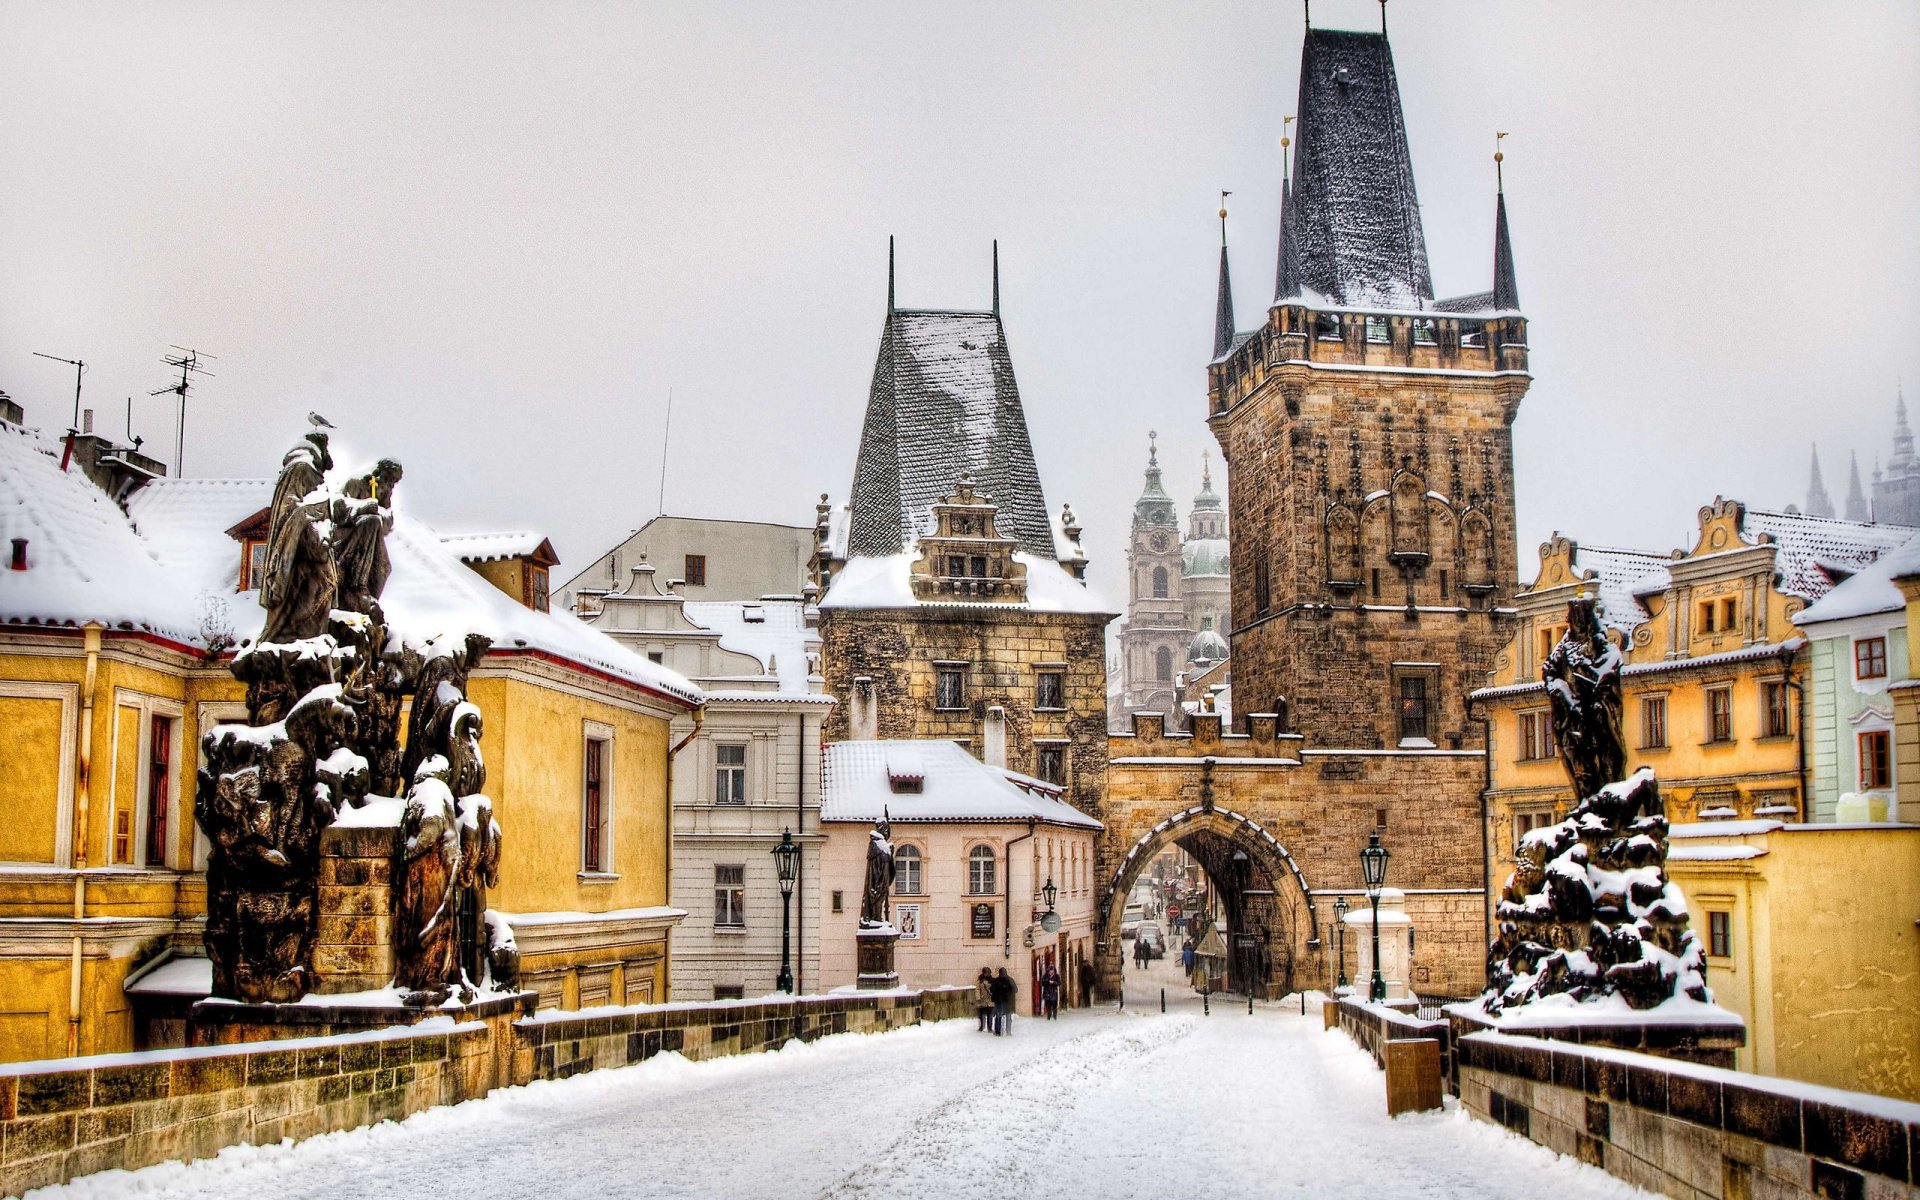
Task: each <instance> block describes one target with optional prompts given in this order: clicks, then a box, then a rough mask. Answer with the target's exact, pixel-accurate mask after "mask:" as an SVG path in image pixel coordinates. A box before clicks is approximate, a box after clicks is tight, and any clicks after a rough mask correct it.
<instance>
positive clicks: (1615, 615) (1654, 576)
mask: <svg viewBox="0 0 1920 1200" xmlns="http://www.w3.org/2000/svg"><path fill="white" fill-rule="evenodd" d="M1667 561H1668V560H1667V556H1666V555H1664V554H1655V553H1653V552H1652V551H1649V550H1628V549H1624V548H1621V547H1616V546H1589V545H1587V544H1586V543H1584V542H1582V543H1581V544H1580V549H1579V551H1578V552H1577V553H1576V554H1575V556H1574V566H1576V567H1578V568H1581V569H1582V570H1585V571H1590V572H1592V574H1593V583H1594V585H1595V589H1596V591H1598V593H1599V595H1598V596H1597V597H1596V598H1597V599H1598V600H1599V601H1600V615H1601V621H1602V623H1603V624H1605V625H1606V626H1607V627H1608V628H1609V629H1620V630H1630V629H1632V628H1633V627H1634V626H1636V625H1639V624H1640V623H1641V622H1642V621H1645V620H1646V619H1647V614H1646V612H1645V611H1644V610H1642V609H1641V607H1640V602H1639V600H1637V599H1635V597H1637V596H1644V595H1646V594H1647V593H1649V592H1657V591H1662V590H1664V589H1665V588H1666V586H1667V583H1668V576H1667Z"/></svg>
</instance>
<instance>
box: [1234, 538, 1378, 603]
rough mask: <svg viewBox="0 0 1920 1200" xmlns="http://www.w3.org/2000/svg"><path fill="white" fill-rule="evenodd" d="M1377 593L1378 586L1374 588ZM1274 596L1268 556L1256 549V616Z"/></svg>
mask: <svg viewBox="0 0 1920 1200" xmlns="http://www.w3.org/2000/svg"><path fill="white" fill-rule="evenodd" d="M1374 590H1375V592H1376V593H1377V592H1378V591H1379V589H1378V588H1375V589H1374ZM1272 600H1273V597H1272V592H1271V589H1270V587H1269V585H1268V582H1267V556H1266V555H1265V554H1264V553H1261V552H1259V551H1255V558H1254V560H1253V612H1254V615H1255V616H1263V615H1265V613H1266V611H1267V608H1268V606H1269V605H1270V604H1271V603H1272Z"/></svg>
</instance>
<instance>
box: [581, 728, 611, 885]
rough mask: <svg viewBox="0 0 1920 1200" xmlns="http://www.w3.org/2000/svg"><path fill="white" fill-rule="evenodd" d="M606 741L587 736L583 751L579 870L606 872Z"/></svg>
mask: <svg viewBox="0 0 1920 1200" xmlns="http://www.w3.org/2000/svg"><path fill="white" fill-rule="evenodd" d="M606 772H607V742H606V739H605V738H597V737H590V738H588V739H587V749H586V772H585V774H586V783H585V789H584V794H583V796H582V798H581V805H580V869H581V870H583V871H604V870H605V869H606V859H605V849H606V840H607V828H606V782H607V774H606Z"/></svg>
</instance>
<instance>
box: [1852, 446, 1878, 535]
mask: <svg viewBox="0 0 1920 1200" xmlns="http://www.w3.org/2000/svg"><path fill="white" fill-rule="evenodd" d="M1847 520H1849V521H1871V520H1873V510H1871V509H1869V508H1868V507H1867V493H1866V489H1864V488H1862V487H1861V486H1860V455H1859V454H1858V453H1854V454H1853V455H1852V456H1851V461H1850V462H1849V465H1848V479H1847Z"/></svg>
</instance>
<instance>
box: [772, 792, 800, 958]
mask: <svg viewBox="0 0 1920 1200" xmlns="http://www.w3.org/2000/svg"><path fill="white" fill-rule="evenodd" d="M772 854H773V869H774V870H775V871H776V872H778V873H779V876H780V982H779V983H777V984H776V985H775V986H776V987H778V988H779V989H780V990H781V991H783V992H786V993H787V994H789V995H791V994H792V993H793V884H794V880H795V879H796V878H797V877H798V875H799V872H800V847H799V846H798V845H796V844H795V843H794V840H793V830H791V829H782V830H781V831H780V844H779V845H778V846H775V847H774V848H773V850H772Z"/></svg>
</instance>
